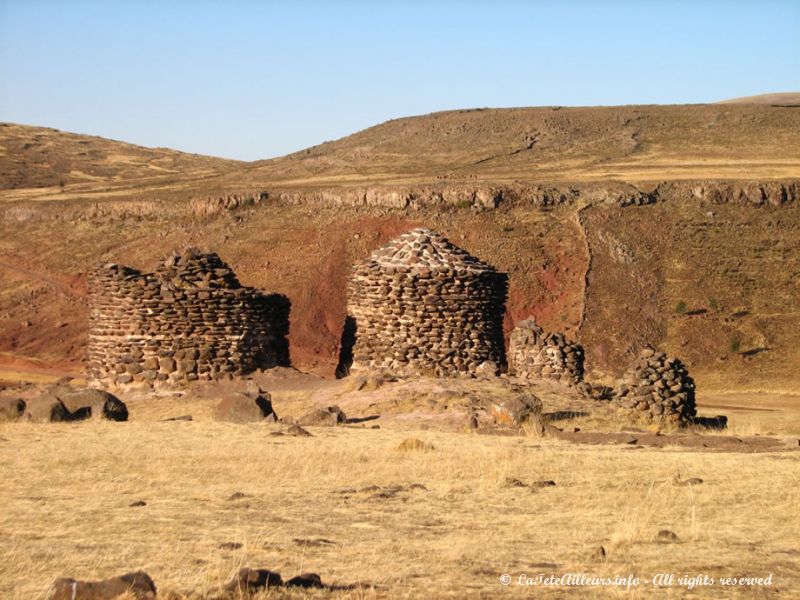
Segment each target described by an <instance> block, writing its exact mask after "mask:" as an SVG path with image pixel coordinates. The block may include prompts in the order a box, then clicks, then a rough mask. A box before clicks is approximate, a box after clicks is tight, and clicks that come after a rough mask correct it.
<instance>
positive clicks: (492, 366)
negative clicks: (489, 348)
mask: <svg viewBox="0 0 800 600" xmlns="http://www.w3.org/2000/svg"><path fill="white" fill-rule="evenodd" d="M499 374H500V367H498V366H497V363H496V362H494V361H493V360H485V361H483V362H482V363H481V364H479V365H478V366H477V367H476V368H475V375H477V376H478V377H496V376H497V375H499Z"/></svg>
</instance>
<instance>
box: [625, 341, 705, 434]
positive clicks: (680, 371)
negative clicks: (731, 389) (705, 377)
mask: <svg viewBox="0 0 800 600" xmlns="http://www.w3.org/2000/svg"><path fill="white" fill-rule="evenodd" d="M615 402H616V403H617V404H618V405H619V406H620V407H621V408H623V409H626V410H629V411H634V412H637V413H639V414H640V415H641V416H645V417H648V418H651V419H655V420H659V421H665V422H670V423H675V424H685V423H687V422H689V421H690V420H692V419H693V418H694V417H695V415H696V414H697V409H696V406H695V385H694V380H693V379H692V378H691V377H690V376H689V373H688V371H687V370H686V367H685V366H684V365H683V363H682V362H681V361H680V360H678V359H677V358H670V357H668V356H667V355H666V353H664V352H655V351H654V350H653V349H651V348H645V349H644V350H642V353H641V354H640V356H639V358H638V360H637V361H636V362H635V363H634V364H633V365H631V367H630V368H629V369H628V370H627V372H626V373H625V375H624V376H623V379H622V383H621V384H620V386H619V389H618V391H617V395H616V398H615Z"/></svg>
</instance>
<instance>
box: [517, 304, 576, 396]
mask: <svg viewBox="0 0 800 600" xmlns="http://www.w3.org/2000/svg"><path fill="white" fill-rule="evenodd" d="M583 357H584V355H583V347H582V346H581V345H580V344H578V343H576V342H570V341H568V340H567V339H566V337H564V334H563V333H546V332H545V331H544V329H542V328H541V327H539V326H538V325H537V324H536V321H535V320H534V319H533V318H532V317H531V318H528V319H525V320H524V321H520V322H519V323H518V324H517V326H516V327H515V328H514V330H513V331H512V332H511V338H510V340H509V345H508V362H509V367H510V369H511V371H512V373H513V374H514V375H516V376H517V377H520V378H522V379H554V380H556V381H561V382H563V383H570V384H578V383H580V382H581V381H582V380H583Z"/></svg>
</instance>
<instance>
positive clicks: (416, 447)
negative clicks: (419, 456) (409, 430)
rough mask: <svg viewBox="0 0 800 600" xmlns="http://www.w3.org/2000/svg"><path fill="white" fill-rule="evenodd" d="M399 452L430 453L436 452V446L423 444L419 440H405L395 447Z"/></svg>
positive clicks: (428, 443)
mask: <svg viewBox="0 0 800 600" xmlns="http://www.w3.org/2000/svg"><path fill="white" fill-rule="evenodd" d="M397 449H398V450H400V451H401V452H431V451H433V450H436V446H434V445H433V444H431V443H430V442H423V441H422V440H421V439H419V438H414V437H411V438H406V439H404V440H403V441H402V442H400V445H399V446H398V447H397Z"/></svg>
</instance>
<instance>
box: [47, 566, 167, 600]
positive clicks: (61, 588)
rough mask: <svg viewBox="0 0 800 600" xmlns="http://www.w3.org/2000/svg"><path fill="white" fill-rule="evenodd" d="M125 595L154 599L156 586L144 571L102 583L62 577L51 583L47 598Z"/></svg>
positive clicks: (100, 599)
mask: <svg viewBox="0 0 800 600" xmlns="http://www.w3.org/2000/svg"><path fill="white" fill-rule="evenodd" d="M125 593H127V594H130V595H132V596H133V597H134V598H136V599H137V600H152V599H154V598H155V597H156V585H155V584H154V583H153V580H152V579H151V578H150V576H149V575H148V574H147V573H145V572H144V571H136V572H134V573H126V574H125V575H120V576H118V577H112V578H111V579H104V580H102V581H79V580H76V579H70V578H66V577H63V578H59V579H56V580H55V581H54V582H53V586H52V589H51V592H50V595H49V596H48V598H49V600H78V599H80V600H112V599H113V598H117V597H118V596H121V595H122V594H125Z"/></svg>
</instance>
